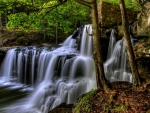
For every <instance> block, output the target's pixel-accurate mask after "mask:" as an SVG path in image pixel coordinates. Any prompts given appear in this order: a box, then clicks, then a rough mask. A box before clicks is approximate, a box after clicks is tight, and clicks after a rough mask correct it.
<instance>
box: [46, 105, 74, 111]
mask: <svg viewBox="0 0 150 113" xmlns="http://www.w3.org/2000/svg"><path fill="white" fill-rule="evenodd" d="M72 107H73V105H72V104H68V105H67V104H65V103H62V104H60V105H58V106H57V107H55V108H54V109H52V110H51V111H49V112H48V113H72Z"/></svg>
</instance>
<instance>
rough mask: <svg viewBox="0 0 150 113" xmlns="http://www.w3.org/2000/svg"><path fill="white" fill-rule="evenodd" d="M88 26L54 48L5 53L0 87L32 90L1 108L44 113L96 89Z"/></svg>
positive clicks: (11, 112)
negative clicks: (2, 85)
mask: <svg viewBox="0 0 150 113" xmlns="http://www.w3.org/2000/svg"><path fill="white" fill-rule="evenodd" d="M87 30H88V33H91V32H92V27H91V25H85V26H82V27H81V28H78V30H77V31H76V32H75V33H74V34H73V35H71V36H69V37H68V38H67V39H66V41H65V42H64V43H63V44H60V45H59V46H57V47H18V48H12V49H10V50H9V51H8V52H7V55H6V58H5V60H4V62H3V64H2V66H1V71H0V84H6V83H9V84H13V85H20V84H23V86H24V85H26V87H31V88H33V91H32V93H31V94H30V95H28V96H27V97H26V98H25V99H22V100H20V101H19V102H17V103H14V104H13V105H12V106H8V107H6V108H4V110H5V112H6V113H48V111H49V110H51V109H53V108H54V107H56V106H57V105H59V104H61V103H67V104H73V103H75V102H76V100H77V98H78V97H79V96H80V95H82V94H84V93H86V92H88V91H89V90H91V89H92V88H96V78H95V68H94V61H93V56H92V37H91V36H89V35H88V34H87V33H86V31H87Z"/></svg>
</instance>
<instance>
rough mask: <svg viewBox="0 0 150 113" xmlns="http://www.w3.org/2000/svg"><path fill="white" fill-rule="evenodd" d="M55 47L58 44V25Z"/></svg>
mask: <svg viewBox="0 0 150 113" xmlns="http://www.w3.org/2000/svg"><path fill="white" fill-rule="evenodd" d="M55 30H56V36H55V37H56V45H57V44H58V24H57V25H56V29H55Z"/></svg>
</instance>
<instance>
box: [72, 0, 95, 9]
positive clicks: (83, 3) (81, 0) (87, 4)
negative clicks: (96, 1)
mask: <svg viewBox="0 0 150 113" xmlns="http://www.w3.org/2000/svg"><path fill="white" fill-rule="evenodd" d="M75 1H76V2H78V3H80V4H82V5H85V6H87V7H90V8H91V4H92V3H91V2H87V1H84V0H75Z"/></svg>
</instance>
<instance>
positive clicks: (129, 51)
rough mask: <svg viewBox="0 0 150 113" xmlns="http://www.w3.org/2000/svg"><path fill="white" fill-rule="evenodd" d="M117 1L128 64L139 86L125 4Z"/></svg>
mask: <svg viewBox="0 0 150 113" xmlns="http://www.w3.org/2000/svg"><path fill="white" fill-rule="evenodd" d="M119 1H120V10H121V16H122V25H123V29H124V40H125V44H126V49H127V54H128V57H129V62H130V66H131V70H132V75H133V78H134V79H135V80H136V83H137V84H138V85H140V84H141V82H140V78H139V72H138V70H137V66H136V62H135V56H134V52H133V48H132V45H131V40H130V34H129V30H128V27H129V23H128V19H127V14H126V9H125V3H124V0H119Z"/></svg>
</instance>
